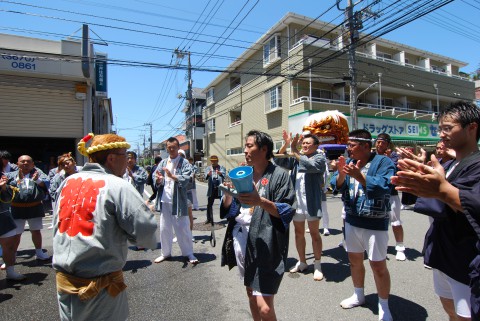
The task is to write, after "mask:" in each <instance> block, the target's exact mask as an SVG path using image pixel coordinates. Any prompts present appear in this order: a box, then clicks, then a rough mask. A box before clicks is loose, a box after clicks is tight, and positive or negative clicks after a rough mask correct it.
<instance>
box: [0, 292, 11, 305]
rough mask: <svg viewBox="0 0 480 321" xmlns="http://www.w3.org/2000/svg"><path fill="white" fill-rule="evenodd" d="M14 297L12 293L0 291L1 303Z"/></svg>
mask: <svg viewBox="0 0 480 321" xmlns="http://www.w3.org/2000/svg"><path fill="white" fill-rule="evenodd" d="M12 298H13V295H11V294H3V293H0V303H2V302H5V301H8V300H10V299H12Z"/></svg>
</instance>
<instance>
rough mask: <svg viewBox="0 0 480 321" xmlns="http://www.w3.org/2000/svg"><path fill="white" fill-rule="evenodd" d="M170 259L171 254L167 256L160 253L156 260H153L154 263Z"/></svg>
mask: <svg viewBox="0 0 480 321" xmlns="http://www.w3.org/2000/svg"><path fill="white" fill-rule="evenodd" d="M169 259H170V255H167V256H164V255H160V256H159V257H157V258H156V259H155V260H153V262H154V263H162V262H163V261H166V260H169Z"/></svg>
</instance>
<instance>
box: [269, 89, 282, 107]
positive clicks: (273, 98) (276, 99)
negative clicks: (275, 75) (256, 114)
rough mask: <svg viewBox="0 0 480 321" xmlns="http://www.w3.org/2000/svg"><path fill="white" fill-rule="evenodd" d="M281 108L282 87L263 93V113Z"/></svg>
mask: <svg viewBox="0 0 480 321" xmlns="http://www.w3.org/2000/svg"><path fill="white" fill-rule="evenodd" d="M280 108H282V87H281V86H277V87H273V88H270V89H269V90H267V91H266V92H265V112H266V113H268V112H270V111H274V110H277V109H280Z"/></svg>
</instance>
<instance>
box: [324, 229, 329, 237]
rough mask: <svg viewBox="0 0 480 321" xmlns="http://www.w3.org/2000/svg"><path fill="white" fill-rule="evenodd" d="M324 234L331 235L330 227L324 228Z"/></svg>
mask: <svg viewBox="0 0 480 321" xmlns="http://www.w3.org/2000/svg"><path fill="white" fill-rule="evenodd" d="M323 235H324V236H329V235H330V231H329V230H328V228H324V229H323Z"/></svg>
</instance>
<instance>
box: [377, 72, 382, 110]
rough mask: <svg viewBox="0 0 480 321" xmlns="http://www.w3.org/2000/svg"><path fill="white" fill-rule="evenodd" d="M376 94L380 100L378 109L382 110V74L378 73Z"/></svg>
mask: <svg viewBox="0 0 480 321" xmlns="http://www.w3.org/2000/svg"><path fill="white" fill-rule="evenodd" d="M378 93H379V96H380V97H379V98H380V109H382V73H381V72H379V73H378Z"/></svg>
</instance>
